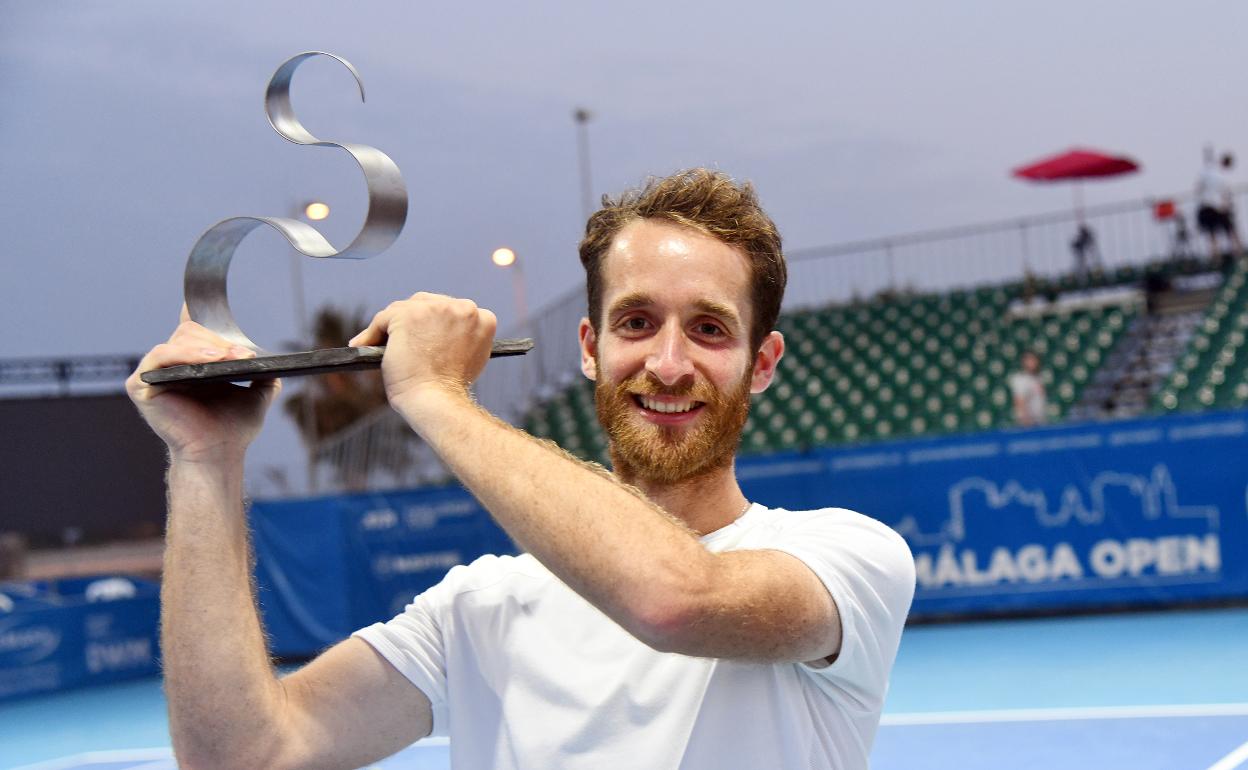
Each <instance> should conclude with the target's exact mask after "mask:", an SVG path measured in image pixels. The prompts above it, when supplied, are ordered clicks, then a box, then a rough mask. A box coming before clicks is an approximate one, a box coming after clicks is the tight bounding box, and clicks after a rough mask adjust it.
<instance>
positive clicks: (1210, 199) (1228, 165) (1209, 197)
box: [1196, 152, 1244, 261]
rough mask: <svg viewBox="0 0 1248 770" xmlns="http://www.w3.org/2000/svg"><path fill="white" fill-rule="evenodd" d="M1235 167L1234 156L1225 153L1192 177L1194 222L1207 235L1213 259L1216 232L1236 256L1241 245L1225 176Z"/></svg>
mask: <svg viewBox="0 0 1248 770" xmlns="http://www.w3.org/2000/svg"><path fill="white" fill-rule="evenodd" d="M1234 166H1235V157H1234V156H1233V155H1231V153H1229V152H1228V153H1225V154H1224V155H1223V156H1222V160H1221V162H1220V163H1219V164H1214V163H1206V164H1205V168H1204V170H1203V171H1201V172H1200V176H1199V177H1198V178H1197V180H1196V204H1197V208H1196V223H1197V224H1198V225H1200V229H1201V230H1203V231H1204V232H1205V234H1206V235H1208V236H1209V258H1210V259H1212V260H1215V261H1216V260H1217V259H1218V258H1219V256H1220V255H1221V252H1220V251H1218V234H1219V233H1222V234H1223V235H1225V236H1226V239H1227V241H1228V242H1229V244H1230V247H1231V253H1232V254H1235V255H1239V254H1242V253H1243V250H1244V247H1243V244H1242V243H1240V240H1239V233H1238V232H1236V230H1235V214H1234V195H1233V192H1232V190H1231V183H1230V180H1229V179H1228V176H1229V174H1230V173H1231V169H1232V168H1234Z"/></svg>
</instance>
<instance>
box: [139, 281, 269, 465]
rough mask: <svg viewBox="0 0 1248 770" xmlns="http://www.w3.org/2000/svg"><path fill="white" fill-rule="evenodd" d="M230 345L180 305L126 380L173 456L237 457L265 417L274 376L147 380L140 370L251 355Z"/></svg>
mask: <svg viewBox="0 0 1248 770" xmlns="http://www.w3.org/2000/svg"><path fill="white" fill-rule="evenodd" d="M254 355H255V353H253V352H252V351H251V350H248V349H247V348H243V347H238V346H235V345H231V344H230V342H228V341H227V340H225V339H222V338H221V337H220V336H218V335H217V334H214V333H213V332H210V331H208V330H207V329H205V328H204V327H202V326H200V325H199V324H197V323H195V322H194V321H191V320H190V316H189V314H188V313H187V311H186V306H185V305H184V306H183V307H182V323H181V324H179V325H178V328H177V329H176V330H174V332H173V336H172V337H170V338H169V341H168V342H165V343H162V344H160V345H157V346H156V347H154V348H152V350H151V351H150V352H149V353H148V354H147V355H146V356H144V357H143V360H142V361H140V362H139V367H138V368H137V369H136V370H135V371H134V372H133V373H132V374H131V375H130V377H129V379H127V380H126V392H127V393H129V394H130V399H131V400H132V401H134V404H135V406H137V407H138V409H139V413H140V414H142V415H143V419H145V420H147V423H148V425H150V426H152V430H154V431H156V434H157V435H158V436H160V437H161V438H162V439H163V440H164V442H165V444H166V445H167V446H168V447H169V454H170V457H171V458H172V459H174V460H190V461H195V462H203V461H213V462H217V461H224V460H238V459H241V458H242V456H243V453H244V452H245V451H246V449H247V446H248V445H249V444H250V443H251V441H252V439H254V438H255V437H256V434H257V433H259V432H260V426H261V424H262V423H263V422H264V413H265V411H266V410H267V409H268V406H269V404H271V403H272V402H273V399H274V397H276V395H277V393H278V391H279V390H281V382H280V381H279V380H258V381H256V382H254V383H253V384H252V385H251V386H250V387H247V386H240V385H231V384H228V383H205V384H200V385H148V384H147V383H145V382H143V380H142V379H140V378H139V374H140V373H141V372H145V371H147V370H148V369H159V368H162V367H166V366H175V365H178V364H202V363H207V362H209V361H222V360H227V359H236V358H250V357H251V356H254Z"/></svg>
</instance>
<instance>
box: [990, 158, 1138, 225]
mask: <svg viewBox="0 0 1248 770" xmlns="http://www.w3.org/2000/svg"><path fill="white" fill-rule="evenodd" d="M1139 169H1140V164H1139V163H1136V162H1135V161H1134V160H1132V159H1131V158H1128V157H1127V156H1125V155H1109V154H1107V153H1104V152H1097V151H1096V150H1084V149H1078V148H1073V149H1070V150H1067V151H1066V152H1063V153H1059V154H1057V155H1053V156H1051V157H1048V158H1042V159H1040V160H1038V161H1035V162H1034V163H1028V164H1027V165H1026V166H1019V167H1018V168H1016V169H1014V170H1013V171H1012V172H1010V173H1011V174H1012V175H1014V176H1016V177H1019V178H1021V179H1027V180H1030V181H1033V182H1060V181H1065V180H1067V179H1074V180H1076V181H1078V180H1080V179H1093V178H1097V177H1107V176H1118V175H1119V174H1130V173H1132V172H1134V171H1139ZM1075 215H1076V217H1077V218H1078V220H1079V222H1080V223H1082V222H1083V191H1082V188H1081V187H1080V186H1079V185H1078V184H1076V185H1075Z"/></svg>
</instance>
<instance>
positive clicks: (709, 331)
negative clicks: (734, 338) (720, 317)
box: [698, 322, 724, 337]
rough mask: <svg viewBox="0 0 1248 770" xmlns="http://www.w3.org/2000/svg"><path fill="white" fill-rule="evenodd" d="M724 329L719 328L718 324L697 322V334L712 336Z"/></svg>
mask: <svg viewBox="0 0 1248 770" xmlns="http://www.w3.org/2000/svg"><path fill="white" fill-rule="evenodd" d="M723 333H724V330H723V329H721V328H719V324H713V323H710V322H706V323H700V324H698V334H704V335H706V336H708V337H714V336H715V335H717V334H723Z"/></svg>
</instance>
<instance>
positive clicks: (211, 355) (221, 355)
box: [139, 341, 250, 370]
mask: <svg viewBox="0 0 1248 770" xmlns="http://www.w3.org/2000/svg"><path fill="white" fill-rule="evenodd" d="M248 352H250V351H248ZM231 354H232V351H231V350H230V347H229V346H228V345H226V346H219V345H211V344H198V341H188V342H185V343H183V342H165V343H162V344H160V345H157V346H156V347H154V348H152V349H151V351H150V352H148V354H147V355H146V356H144V357H143V361H142V362H141V363H140V364H139V368H140V369H143V370H147V369H163V368H164V367H166V366H177V365H178V364H205V363H208V362H210V361H222V360H225V359H227V358H231Z"/></svg>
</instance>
